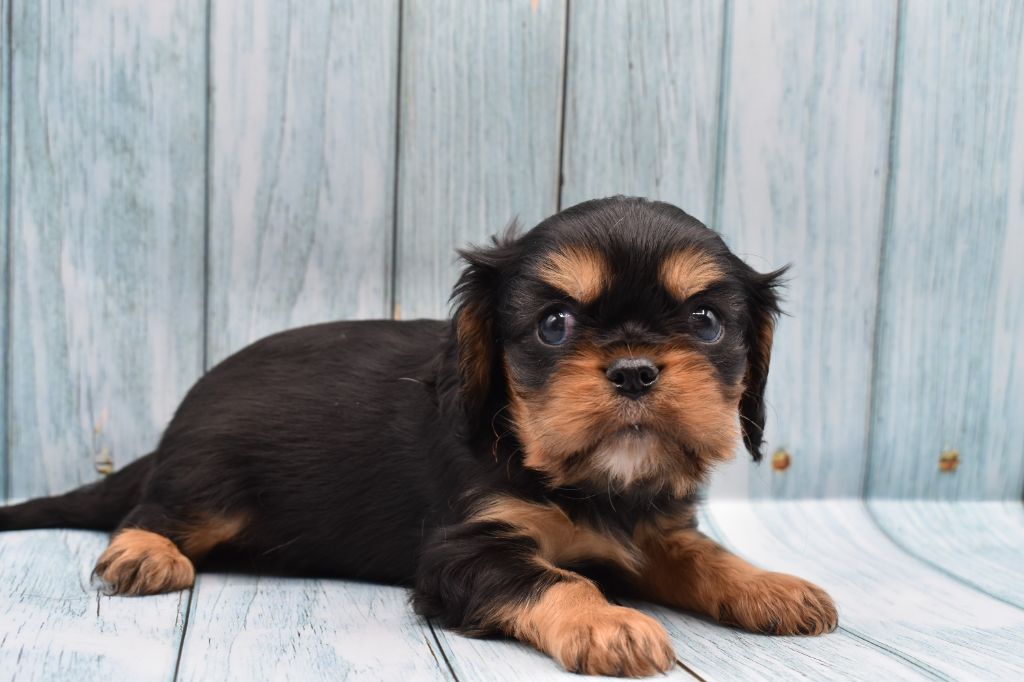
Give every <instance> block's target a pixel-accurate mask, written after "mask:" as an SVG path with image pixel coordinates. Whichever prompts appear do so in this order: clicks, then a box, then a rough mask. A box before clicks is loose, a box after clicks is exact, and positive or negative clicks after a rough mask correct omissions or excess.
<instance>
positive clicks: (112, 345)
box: [8, 0, 206, 496]
mask: <svg viewBox="0 0 1024 682" xmlns="http://www.w3.org/2000/svg"><path fill="white" fill-rule="evenodd" d="M205 17H206V6H205V3H204V2H203V1H202V0H185V1H183V2H176V3H141V4H139V3H123V2H116V1H114V0H104V1H99V2H90V3H58V2H36V1H35V0H17V1H15V2H14V6H13V26H14V29H15V34H14V36H13V39H14V59H13V63H12V69H13V71H12V84H13V88H14V92H16V93H17V95H16V97H15V98H14V107H13V117H12V118H13V120H12V124H13V137H12V140H11V142H12V146H11V156H12V165H13V176H14V177H15V178H16V179H17V181H16V182H15V183H14V185H13V191H12V195H11V197H10V201H11V205H10V210H11V219H12V223H11V228H12V235H11V237H12V238H11V244H10V249H11V253H12V255H11V264H12V266H13V267H12V272H11V277H12V287H11V297H12V301H11V308H12V326H11V332H10V340H11V364H10V366H9V367H8V369H9V371H10V374H11V377H10V379H11V394H10V396H9V400H10V415H11V427H10V428H11V434H10V436H11V444H12V451H11V481H10V484H11V489H12V491H13V493H14V494H16V495H21V496H28V495H33V494H40V493H45V492H53V491H57V490H62V489H65V488H68V487H70V486H72V485H74V484H78V483H82V482H84V481H87V480H91V479H93V478H95V477H96V463H97V462H99V463H101V465H104V466H109V465H110V464H111V463H112V465H113V466H120V465H123V464H124V463H126V462H128V461H130V460H131V459H133V458H134V457H136V456H138V455H141V454H144V453H146V452H148V451H149V450H151V449H152V448H153V447H154V446H155V445H156V440H157V437H158V435H159V433H160V431H161V430H162V428H163V427H164V425H165V423H166V422H167V420H168V419H169V418H170V416H171V414H172V412H173V410H174V409H175V407H176V406H177V404H178V402H179V401H180V400H181V397H182V396H183V395H184V393H185V391H186V389H187V388H188V386H189V385H190V384H191V383H192V381H194V379H195V378H196V377H197V376H198V375H199V374H200V372H201V370H202V326H203V324H202V316H203V253H204V245H203V243H204V239H203V191H204V189H203V172H204V170H203V169H204V164H203V158H204V151H205V150H204V125H205V104H204V102H205V100H204V98H205V89H206V88H205V82H206V77H205V74H206V68H205V34H206V31H205Z"/></svg>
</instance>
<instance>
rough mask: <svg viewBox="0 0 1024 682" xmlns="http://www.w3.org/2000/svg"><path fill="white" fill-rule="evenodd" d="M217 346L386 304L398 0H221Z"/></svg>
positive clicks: (382, 312)
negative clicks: (371, 0)
mask: <svg viewBox="0 0 1024 682" xmlns="http://www.w3.org/2000/svg"><path fill="white" fill-rule="evenodd" d="M211 31H212V33H211V38H210V41H211V51H212V54H211V59H212V74H211V78H212V101H211V104H210V116H211V132H210V135H211V138H210V180H209V182H210V188H209V191H210V195H209V200H210V264H209V287H210V288H209V292H210V293H209V296H210V298H209V320H208V322H209V326H208V329H209V338H208V344H209V345H208V348H209V359H210V361H211V363H212V362H216V361H217V360H220V359H222V358H223V357H225V356H226V355H228V354H229V353H231V352H233V351H235V350H238V349H239V348H240V347H241V346H243V345H245V344H246V343H248V342H250V341H253V340H255V339H257V338H259V337H261V336H264V335H266V334H267V333H270V332H274V331H279V330H281V329H285V328H288V327H293V326H297V325H302V324H309V323H313V322H322V321H325V320H330V319H337V318H344V317H363V318H365V317H382V316H386V315H387V314H389V312H390V311H389V310H388V308H389V305H390V298H391V292H390V286H391V257H392V246H391V244H392V241H391V240H392V229H393V218H392V213H393V206H394V166H395V150H394V144H395V130H394V124H395V106H396V104H395V97H396V78H397V65H398V3H397V0H388V1H387V2H374V3H366V2H358V1H356V0H316V1H314V2H305V1H302V2H298V1H294V2H260V3H239V2H230V1H224V0H214V2H213V6H212V27H211Z"/></svg>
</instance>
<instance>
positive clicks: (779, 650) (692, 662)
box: [630, 603, 935, 682]
mask: <svg viewBox="0 0 1024 682" xmlns="http://www.w3.org/2000/svg"><path fill="white" fill-rule="evenodd" d="M630 605H634V606H637V607H638V608H640V609H641V610H643V611H645V612H646V613H648V614H650V615H651V616H653V617H654V618H655V619H657V620H658V621H659V622H661V623H662V625H664V626H665V629H666V630H668V633H669V636H670V637H671V638H672V644H673V646H674V647H675V650H676V656H677V657H678V658H679V660H680V661H682V664H683V665H684V666H686V668H688V669H689V670H691V671H693V672H694V673H696V674H697V675H699V676H700V679H703V680H707V681H708V682H711V681H712V680H722V682H728V681H730V680H755V679H760V680H778V679H807V680H831V679H842V680H862V681H863V682H874V681H875V680H923V679H935V677H933V676H931V675H929V674H928V673H926V672H925V671H923V670H921V669H920V668H917V667H915V666H913V665H910V664H908V663H906V662H905V661H903V660H902V659H900V658H899V657H898V656H893V655H892V654H890V653H888V652H885V651H883V650H881V649H879V648H878V647H875V646H872V645H871V644H868V643H865V642H864V641H863V640H861V639H859V638H857V637H856V636H854V635H851V634H850V633H848V632H843V631H841V630H840V631H838V632H835V633H832V634H830V635H828V636H826V637H766V636H765V635H756V634H751V633H748V632H742V631H740V630H737V629H735V628H727V627H724V626H722V625H719V624H717V623H714V622H712V621H710V620H708V619H706V618H700V617H697V616H693V615H689V614H686V613H680V612H678V611H674V610H672V609H669V608H666V607H664V606H657V605H652V604H643V603H636V604H630Z"/></svg>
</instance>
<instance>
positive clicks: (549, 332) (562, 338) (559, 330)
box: [537, 310, 576, 346]
mask: <svg viewBox="0 0 1024 682" xmlns="http://www.w3.org/2000/svg"><path fill="white" fill-rule="evenodd" d="M575 323H576V318H574V317H573V316H572V313H570V312H569V311H568V310H553V311H551V312H550V313H548V314H547V315H545V316H544V317H542V318H541V320H540V322H539V323H538V324H537V336H538V337H539V338H540V340H541V341H543V342H544V343H546V344H547V345H549V346H561V345H562V344H563V343H565V342H566V340H568V338H569V334H570V333H572V328H573V325H574V324H575Z"/></svg>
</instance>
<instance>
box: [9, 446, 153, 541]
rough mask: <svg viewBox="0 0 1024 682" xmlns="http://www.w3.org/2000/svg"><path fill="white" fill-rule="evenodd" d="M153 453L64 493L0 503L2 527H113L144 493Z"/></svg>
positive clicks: (103, 528) (20, 528) (23, 528)
mask: <svg viewBox="0 0 1024 682" xmlns="http://www.w3.org/2000/svg"><path fill="white" fill-rule="evenodd" d="M152 467H153V455H152V454H149V455H146V456H145V457H140V458H139V459H137V460H135V461H134V462H132V463H131V464H129V465H128V466H126V467H124V468H123V469H118V470H117V471H115V472H114V473H112V474H109V475H108V476H106V477H104V478H103V479H102V480H99V481H96V482H95V483H89V484H88V485H84V486H82V487H81V488H76V489H75V490H72V491H71V492H68V493H64V494H63V495H54V496H53V497H40V498H38V499H35V500H29V501H27V502H22V503H21V504H14V505H11V506H9V507H0V531H5V530H26V529H29V528H91V529H95V530H113V529H114V528H116V527H117V525H118V524H119V523H120V522H121V519H123V518H124V517H125V516H126V515H127V514H128V512H129V511H131V509H132V507H134V506H135V505H136V504H137V503H138V502H139V498H140V497H141V496H142V487H143V485H145V483H146V480H147V479H148V478H149V472H150V469H152Z"/></svg>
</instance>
